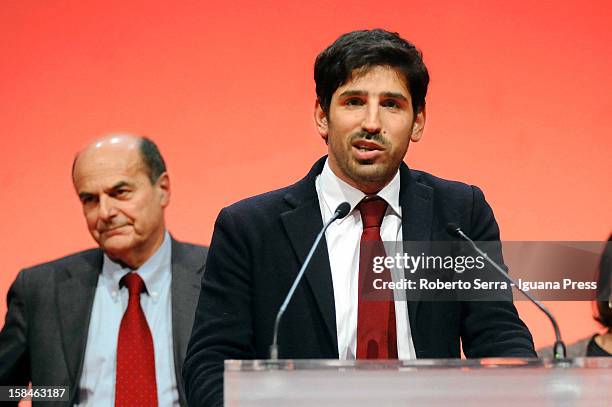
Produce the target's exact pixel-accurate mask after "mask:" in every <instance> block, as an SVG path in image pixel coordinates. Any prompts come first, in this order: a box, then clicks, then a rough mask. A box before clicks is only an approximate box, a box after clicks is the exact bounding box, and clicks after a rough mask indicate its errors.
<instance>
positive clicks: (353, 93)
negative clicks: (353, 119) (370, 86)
mask: <svg viewBox="0 0 612 407" xmlns="http://www.w3.org/2000/svg"><path fill="white" fill-rule="evenodd" d="M366 94H367V92H366V91H365V90H345V91H344V92H342V93H341V94H340V95H338V96H339V97H341V98H342V97H347V96H364V95H366Z"/></svg>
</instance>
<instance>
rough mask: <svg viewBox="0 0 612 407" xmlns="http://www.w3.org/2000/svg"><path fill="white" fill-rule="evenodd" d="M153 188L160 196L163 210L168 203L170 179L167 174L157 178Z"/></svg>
mask: <svg viewBox="0 0 612 407" xmlns="http://www.w3.org/2000/svg"><path fill="white" fill-rule="evenodd" d="M155 187H156V189H157V190H158V192H159V194H160V204H161V206H162V208H165V207H166V206H168V204H169V203H170V177H169V176H168V173H167V172H164V173H163V174H162V175H160V176H159V178H158V179H157V181H156V182H155Z"/></svg>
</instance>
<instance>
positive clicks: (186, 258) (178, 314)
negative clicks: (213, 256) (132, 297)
mask: <svg viewBox="0 0 612 407" xmlns="http://www.w3.org/2000/svg"><path fill="white" fill-rule="evenodd" d="M203 269H204V257H203V256H202V255H201V254H200V253H199V252H197V251H196V250H186V247H185V244H183V243H180V242H177V241H176V240H174V239H172V283H171V290H172V295H171V298H172V299H171V301H172V343H173V347H174V367H175V374H176V378H177V384H178V389H179V398H180V399H181V400H183V401H184V403H185V404H186V401H185V400H186V398H185V394H184V393H183V388H184V387H183V386H182V382H183V380H182V377H183V376H182V370H183V359H184V358H185V354H186V352H187V344H188V343H189V337H190V336H191V329H192V328H193V317H194V311H195V309H196V306H197V304H198V298H199V297H200V283H201V280H202V270H203Z"/></svg>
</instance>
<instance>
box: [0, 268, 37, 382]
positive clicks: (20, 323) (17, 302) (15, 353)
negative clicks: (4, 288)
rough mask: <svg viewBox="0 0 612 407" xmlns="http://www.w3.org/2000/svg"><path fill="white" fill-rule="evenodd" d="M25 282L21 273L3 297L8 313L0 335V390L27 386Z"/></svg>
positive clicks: (24, 277) (28, 378)
mask: <svg viewBox="0 0 612 407" xmlns="http://www.w3.org/2000/svg"><path fill="white" fill-rule="evenodd" d="M25 280H26V276H25V273H24V271H21V272H20V273H19V274H18V275H17V278H16V279H15V281H14V282H13V284H12V285H11V287H10V289H9V292H8V296H7V305H8V311H7V314H6V319H5V323H4V327H3V328H2V331H0V385H1V386H27V385H28V383H29V382H30V365H29V359H30V358H29V354H28V343H27V339H28V324H27V323H28V316H27V304H26V283H25Z"/></svg>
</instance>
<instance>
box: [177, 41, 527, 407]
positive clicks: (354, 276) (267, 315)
mask: <svg viewBox="0 0 612 407" xmlns="http://www.w3.org/2000/svg"><path fill="white" fill-rule="evenodd" d="M314 74H315V75H314V76H315V82H316V92H317V101H316V104H315V114H314V121H315V125H316V127H317V130H318V133H319V135H320V136H321V137H322V138H323V139H324V140H325V142H326V144H327V146H328V156H326V157H323V158H321V159H320V160H318V161H317V162H316V163H315V165H314V166H313V168H312V169H311V170H310V172H309V173H308V175H306V177H305V178H303V179H302V180H301V181H298V182H297V183H295V184H293V185H291V186H289V187H287V188H283V189H280V190H277V191H273V192H270V193H267V194H263V195H260V196H256V197H253V198H249V199H246V200H244V201H241V202H238V203H236V204H234V205H231V206H229V207H227V208H225V209H223V210H222V211H221V213H220V214H219V217H218V219H217V222H216V224H215V231H214V233H213V238H212V243H211V247H210V256H209V258H208V261H207V265H206V267H207V272H206V276H205V277H204V280H203V283H202V296H201V298H200V302H199V305H198V308H197V311H196V318H195V325H194V328H193V334H192V338H191V341H190V345H189V350H188V354H187V358H186V361H185V369H184V375H185V379H186V389H187V394H188V400H189V402H190V403H191V404H192V405H194V406H195V405H206V406H209V405H216V404H221V400H222V389H223V388H222V386H221V376H220V374H219V372H220V369H221V361H222V360H224V359H253V358H267V357H268V356H269V346H270V343H271V342H272V335H273V334H272V332H273V327H274V319H275V316H276V313H277V311H278V309H279V307H280V305H281V303H282V302H283V300H284V297H285V295H286V294H287V292H288V291H289V288H290V286H291V284H292V282H293V280H294V279H295V276H296V275H297V272H298V270H299V268H300V265H301V264H302V263H303V262H304V259H305V258H306V255H307V253H308V250H309V248H310V245H311V244H312V242H313V241H314V239H315V236H316V235H317V233H318V232H319V230H321V228H322V226H323V224H324V223H327V222H328V220H330V219H332V217H333V215H334V211H335V209H336V208H337V207H338V205H339V204H340V203H342V202H348V203H349V204H350V207H351V210H350V211H349V214H348V216H346V217H345V218H344V219H342V220H339V221H336V222H334V223H333V224H332V225H331V226H330V227H329V229H327V232H326V235H325V240H324V242H322V245H321V246H320V247H319V250H317V251H316V252H315V254H314V256H313V257H312V261H311V263H310V266H309V268H308V269H307V270H306V274H305V277H304V281H303V282H302V284H301V285H300V286H299V287H298V288H297V290H296V291H295V295H294V297H293V299H292V301H291V303H290V304H289V306H288V308H287V310H286V313H285V315H284V319H283V321H282V322H281V324H280V328H279V335H278V337H279V357H280V358H287V359H291V358H297V359H311V358H332V359H337V358H340V359H365V358H382V359H390V358H401V359H411V358H459V357H460V352H461V351H460V343H461V344H462V346H463V351H464V353H465V355H466V356H468V357H486V356H526V357H530V356H535V351H534V349H533V343H532V339H531V335H530V333H529V331H528V329H527V327H526V326H525V325H524V324H523V322H522V321H521V320H520V319H519V317H518V315H517V312H516V309H515V308H514V306H513V305H512V303H511V302H504V301H496V302H484V301H481V302H459V301H455V302H427V301H421V302H417V301H408V302H406V301H393V300H392V299H391V300H387V301H371V300H369V301H368V299H367V298H365V297H364V296H361V295H360V292H359V288H358V287H359V284H358V281H367V278H368V276H367V275H364V276H362V271H363V272H364V273H363V274H367V267H362V264H360V261H359V260H360V259H359V253H360V242H361V241H364V240H377V241H381V239H382V240H384V241H437V240H450V239H451V236H449V234H448V232H447V229H446V225H447V223H449V222H457V223H459V224H460V225H462V226H463V229H464V231H465V232H466V233H467V234H469V235H470V236H471V237H472V238H473V239H474V240H488V241H493V242H494V244H495V242H496V245H497V247H498V248H499V242H498V241H499V229H498V227H497V223H496V222H495V219H494V217H493V212H492V211H491V208H490V207H489V205H488V204H487V203H486V201H485V199H484V196H483V193H482V192H481V190H480V189H478V188H476V187H474V186H470V185H466V184H462V183H459V182H452V181H446V180H442V179H440V178H437V177H435V176H433V175H430V174H427V173H425V172H422V171H415V170H411V169H409V168H408V167H407V166H406V165H405V164H404V163H403V159H404V156H405V154H406V151H407V149H408V145H409V144H410V142H417V141H419V140H420V139H421V136H422V135H423V129H424V126H425V95H426V93H427V85H428V81H429V75H428V73H427V68H426V67H425V65H424V63H423V60H422V58H421V53H420V52H419V51H418V50H417V49H416V48H415V46H414V45H412V44H410V43H409V42H407V41H405V40H404V39H402V38H401V37H400V36H399V35H397V34H394V33H390V32H387V31H383V30H372V31H355V32H351V33H347V34H344V35H342V36H341V37H340V38H338V40H337V41H335V42H334V43H333V44H332V45H330V46H329V47H328V48H327V49H326V50H324V51H323V52H322V53H321V54H319V56H318V57H317V60H316V62H315V72H314ZM498 252H499V250H498ZM364 263H365V262H364Z"/></svg>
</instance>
